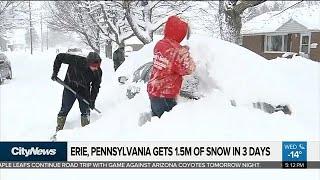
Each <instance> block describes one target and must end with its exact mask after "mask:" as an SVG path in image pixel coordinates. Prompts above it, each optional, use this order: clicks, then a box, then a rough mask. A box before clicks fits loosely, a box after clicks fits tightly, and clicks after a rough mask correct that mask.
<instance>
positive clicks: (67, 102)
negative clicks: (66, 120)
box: [58, 88, 90, 116]
mask: <svg viewBox="0 0 320 180" xmlns="http://www.w3.org/2000/svg"><path fill="white" fill-rule="evenodd" d="M76 99H77V97H76V95H74V94H73V93H72V92H71V91H69V90H68V89H66V88H64V89H63V95H62V105H61V109H60V112H59V114H58V116H67V115H68V113H69V111H70V110H71V108H72V106H73V104H74V102H75V101H76ZM78 102H79V108H80V112H81V116H88V115H90V107H89V105H88V104H86V103H85V102H83V101H82V100H80V99H78Z"/></svg>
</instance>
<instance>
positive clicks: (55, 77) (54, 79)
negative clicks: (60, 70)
mask: <svg viewBox="0 0 320 180" xmlns="http://www.w3.org/2000/svg"><path fill="white" fill-rule="evenodd" d="M51 79H52V81H56V80H57V79H58V74H57V73H55V72H53V73H52V76H51Z"/></svg>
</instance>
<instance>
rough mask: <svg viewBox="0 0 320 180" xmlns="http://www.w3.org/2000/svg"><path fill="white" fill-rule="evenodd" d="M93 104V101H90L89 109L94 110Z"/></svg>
mask: <svg viewBox="0 0 320 180" xmlns="http://www.w3.org/2000/svg"><path fill="white" fill-rule="evenodd" d="M94 103H95V102H94V100H91V101H90V105H89V107H90V109H94V108H95V105H94Z"/></svg>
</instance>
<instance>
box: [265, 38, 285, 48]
mask: <svg viewBox="0 0 320 180" xmlns="http://www.w3.org/2000/svg"><path fill="white" fill-rule="evenodd" d="M287 50H288V35H275V36H266V38H265V51H276V52H277V51H278V52H285V51H287Z"/></svg>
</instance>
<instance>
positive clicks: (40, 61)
mask: <svg viewBox="0 0 320 180" xmlns="http://www.w3.org/2000/svg"><path fill="white" fill-rule="evenodd" d="M185 43H188V44H189V46H190V47H191V52H192V54H193V56H194V59H195V60H197V67H198V69H197V72H196V73H197V74H198V75H199V76H200V77H201V86H200V91H202V92H203V94H204V97H203V98H202V99H200V100H186V99H183V98H180V99H179V104H178V106H176V107H174V109H173V110H172V111H171V112H169V113H165V114H164V115H163V117H162V118H161V119H158V118H152V122H151V123H149V122H148V123H147V124H145V125H144V126H143V127H138V116H139V113H140V112H144V111H147V110H149V100H148V96H147V93H146V91H145V89H142V91H141V93H140V94H138V95H136V97H135V98H133V99H131V100H128V99H127V97H126V95H125V94H126V87H127V86H126V85H119V83H118V82H117V77H118V76H119V75H122V74H129V75H130V74H132V73H133V71H134V70H135V69H136V68H137V67H139V66H140V65H142V64H144V62H149V61H151V60H152V50H153V45H152V44H150V45H148V46H146V47H145V48H144V49H142V50H141V51H139V52H133V53H132V54H131V55H130V58H129V59H128V60H127V61H126V62H125V63H124V65H123V66H121V68H120V69H119V72H117V73H114V72H113V63H112V61H111V60H110V59H104V60H103V63H102V68H103V81H102V84H101V89H100V93H99V95H98V99H97V102H96V107H97V108H98V109H100V110H101V111H102V115H98V114H97V113H95V112H92V117H91V120H92V123H91V124H90V125H88V126H86V127H84V128H80V112H79V109H78V103H77V102H76V103H75V105H74V107H73V109H72V110H71V112H70V113H69V115H68V118H67V123H66V126H65V130H62V131H60V132H59V133H58V136H57V138H58V140H63V141H65V140H67V141H72V140H79V141H108V140H112V141H116V140H140V141H144V140H170V141H173V140H201V141H206V140H208V141H214V140H219V141H231V140H235V141H240V140H249V141H254V140H268V141H272V140H275V141H282V140H307V141H311V140H319V109H320V106H319V87H320V85H319V83H320V81H319V72H320V69H319V64H318V63H315V62H312V61H310V60H307V59H304V58H298V57H297V58H295V59H290V60H287V59H277V60H274V61H266V60H264V59H263V58H262V57H260V56H258V55H256V54H254V53H252V52H251V51H249V50H246V49H244V48H241V47H239V46H236V45H233V44H230V43H227V42H224V41H221V40H217V39H210V38H208V37H203V38H202V37H197V38H194V39H191V40H190V41H189V42H185ZM55 55H56V54H55V53H53V52H52V53H43V54H37V55H33V56H30V55H27V54H26V53H24V52H20V53H9V54H8V57H9V59H10V60H11V62H12V69H13V73H14V74H13V76H14V79H13V80H12V81H7V82H6V83H5V84H4V85H1V86H0V92H1V98H0V101H1V102H0V105H1V108H0V109H1V114H0V119H1V126H0V128H1V131H0V133H1V136H0V138H1V140H7V141H9V140H14V141H17V140H29V141H46V140H49V137H50V136H51V135H52V134H53V132H54V129H55V126H56V115H57V113H58V111H59V108H60V105H61V96H62V89H63V88H62V87H61V86H60V85H58V84H57V83H55V82H53V81H51V80H50V76H51V73H52V65H53V60H54V58H55ZM66 67H67V66H66V65H64V66H63V67H62V69H61V70H60V72H59V77H60V78H64V74H65V71H66ZM142 87H144V88H145V85H142ZM230 99H235V100H236V101H237V103H238V106H237V107H233V106H231V104H230ZM255 101H265V102H269V103H272V104H278V103H288V104H290V105H291V106H292V108H293V111H294V112H293V114H292V116H288V115H284V114H283V113H282V112H278V113H274V114H267V113H264V112H262V111H260V110H257V109H253V108H252V107H251V103H252V102H255ZM18 171H19V172H20V173H17V172H18ZM227 171H228V173H226V171H220V170H216V171H214V172H213V171H202V170H194V171H191V172H190V170H181V171H180V170H179V171H170V170H157V171H154V170H150V171H149V170H137V171H135V172H132V171H131V175H130V178H132V177H134V176H138V175H141V174H145V176H144V177H145V178H148V179H150V177H152V178H154V174H155V173H156V174H162V173H170V174H171V175H177V174H186V176H185V177H188V178H195V176H193V175H192V174H196V175H197V177H199V175H202V177H204V176H205V177H207V178H209V177H212V175H213V174H214V175H216V176H217V175H218V176H219V177H225V175H226V174H230V176H229V177H230V178H231V177H234V174H232V173H235V172H237V174H238V175H239V173H240V174H241V173H242V172H243V179H244V177H245V176H246V175H248V174H250V175H251V177H256V178H257V177H259V178H265V179H270V178H271V177H273V174H274V173H277V175H282V177H286V178H291V179H300V177H308V178H309V179H311V178H314V179H317V178H318V177H319V174H318V173H319V172H318V171H317V170H314V171H311V170H309V171H303V172H299V173H295V172H292V173H288V171H281V170H279V171H278V170H272V171H271V170H270V171H269V170H263V171H258V170H257V171H254V172H253V171H250V173H249V172H248V171H241V172H240V171H237V170H227ZM2 172H4V173H3V174H2V175H1V178H4V179H19V176H20V175H19V174H21V175H22V174H23V177H25V175H27V174H29V175H35V174H37V175H41V176H42V177H45V178H47V179H48V178H49V179H50V178H51V177H52V179H53V177H54V178H55V179H56V176H48V174H50V173H52V174H55V175H60V176H62V177H65V175H72V176H74V175H75V174H79V173H80V174H79V176H78V179H87V178H88V177H86V176H85V175H86V174H84V173H87V172H88V171H82V170H81V171H78V170H67V171H66V170H50V171H47V170H43V171H39V170H35V171H30V170H28V171H25V170H5V171H4V170H2ZM21 172H23V173H21ZM89 172H91V173H93V172H94V173H95V174H97V175H99V176H101V178H102V177H105V176H107V175H109V176H110V175H111V176H112V175H115V174H119V173H123V172H126V171H125V170H123V171H121V172H120V170H119V171H117V170H105V171H103V173H102V171H98V170H97V171H96V170H90V171H89ZM261 173H263V174H264V175H263V176H261ZM132 175H133V176H132ZM90 177H91V176H90ZM122 177H123V178H128V177H127V176H125V175H124V176H122ZM156 177H157V178H159V179H160V178H161V179H163V178H167V177H164V176H161V175H160V176H156ZM237 177H240V179H242V178H241V176H237ZM230 178H229V179H230Z"/></svg>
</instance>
